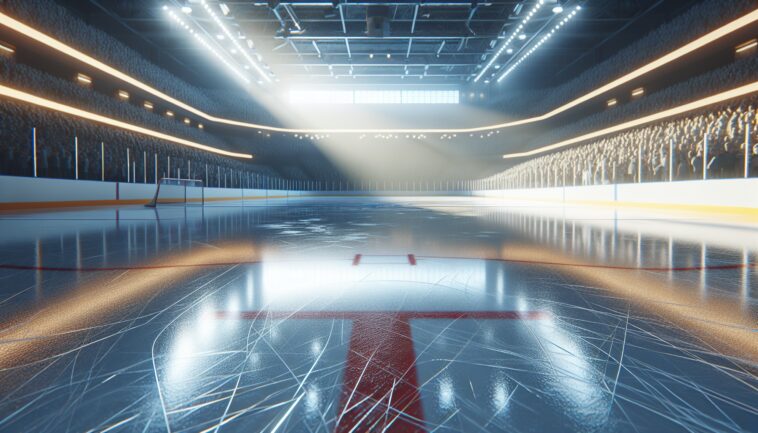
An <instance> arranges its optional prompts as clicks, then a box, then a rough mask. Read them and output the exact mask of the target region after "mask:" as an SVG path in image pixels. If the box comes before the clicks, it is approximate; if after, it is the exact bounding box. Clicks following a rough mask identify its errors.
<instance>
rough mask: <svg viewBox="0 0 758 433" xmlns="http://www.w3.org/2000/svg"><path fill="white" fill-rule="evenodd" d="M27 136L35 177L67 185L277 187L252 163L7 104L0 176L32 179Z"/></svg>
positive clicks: (0, 122) (0, 118)
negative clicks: (174, 181)
mask: <svg viewBox="0 0 758 433" xmlns="http://www.w3.org/2000/svg"><path fill="white" fill-rule="evenodd" d="M33 128H34V132H33ZM33 135H34V136H36V164H37V175H38V176H41V177H55V178H67V179H73V178H76V177H77V171H78V178H79V179H87V180H106V181H119V182H127V181H129V182H147V183H153V182H155V180H156V174H157V177H158V179H160V178H161V177H172V178H178V177H181V178H185V179H189V178H191V179H200V180H203V181H204V182H205V184H206V185H207V186H214V187H215V186H222V187H223V186H226V187H239V186H240V185H250V186H262V185H274V184H278V183H281V182H282V181H283V179H281V176H280V175H279V174H278V173H277V172H275V171H273V170H272V169H271V168H269V167H267V166H263V165H260V164H257V163H255V161H254V160H253V161H252V162H248V161H247V160H240V159H235V158H229V157H225V156H221V155H217V154H214V153H209V152H206V151H201V150H195V149H192V148H189V147H186V146H181V145H177V144H174V143H171V142H167V141H164V140H158V139H153V138H150V137H147V136H144V135H140V134H136V133H132V132H129V131H125V130H121V129H115V128H112V127H107V126H102V125H99V124H96V123H93V122H91V121H87V120H83V119H79V118H76V117H72V116H68V115H63V114H60V113H58V112H54V111H49V110H45V109H42V108H39V107H36V106H31V105H28V104H25V103H17V102H14V101H10V100H5V101H3V103H2V104H0V174H7V175H16V176H32V175H33V174H34V163H35V161H34V154H33V150H32V149H33ZM77 159H78V164H77ZM127 161H128V165H127ZM156 162H157V165H156ZM206 167H207V171H206Z"/></svg>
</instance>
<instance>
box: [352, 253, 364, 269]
mask: <svg viewBox="0 0 758 433" xmlns="http://www.w3.org/2000/svg"><path fill="white" fill-rule="evenodd" d="M361 257H363V256H362V255H361V254H356V255H355V257H353V266H358V265H359V264H360V263H361Z"/></svg>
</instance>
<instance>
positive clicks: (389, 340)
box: [334, 313, 426, 433]
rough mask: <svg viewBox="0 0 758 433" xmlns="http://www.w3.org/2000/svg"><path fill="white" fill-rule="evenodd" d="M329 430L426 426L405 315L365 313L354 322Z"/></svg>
mask: <svg viewBox="0 0 758 433" xmlns="http://www.w3.org/2000/svg"><path fill="white" fill-rule="evenodd" d="M334 431H335V433H352V432H369V431H371V432H374V431H376V432H389V433H423V432H425V431H426V429H425V428H424V411H423V408H422V406H421V396H420V392H419V383H418V374H417V372H416V354H415V353H414V352H413V338H412V337H411V326H410V324H409V323H408V320H406V319H403V318H399V317H397V316H392V315H390V316H387V315H386V314H383V313H378V314H374V313H368V314H364V316H363V317H362V318H361V319H358V320H355V321H354V322H353V331H352V334H351V335H350V348H349V349H348V354H347V364H346V365H345V373H344V379H343V385H342V394H341V395H340V404H339V406H338V409H337V427H336V428H335V430H334Z"/></svg>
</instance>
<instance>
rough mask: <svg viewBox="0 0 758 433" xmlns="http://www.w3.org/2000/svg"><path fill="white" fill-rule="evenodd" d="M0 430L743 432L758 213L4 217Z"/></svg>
mask: <svg viewBox="0 0 758 433" xmlns="http://www.w3.org/2000/svg"><path fill="white" fill-rule="evenodd" d="M0 245H1V246H2V248H0V256H1V257H0V317H1V320H0V322H1V323H2V329H0V388H2V389H3V392H2V400H0V431H3V432H84V431H88V432H89V431H134V432H152V431H156V432H158V431H170V432H189V431H193V432H215V431H224V432H237V431H240V432H241V431H245V432H251V431H255V432H258V431H260V432H271V433H275V432H312V433H315V432H324V433H326V432H329V433H331V432H338V433H348V432H559V431H560V432H568V431H573V432H610V431H614V432H716V431H718V432H746V431H755V429H756V426H758V407H756V398H755V395H756V387H758V380H756V366H758V347H757V346H756V344H755V341H756V340H755V332H756V329H758V326H757V324H756V317H758V315H757V314H756V312H757V311H758V309H757V308H756V303H755V299H756V290H757V289H758V272H757V270H756V257H757V256H758V224H755V222H754V221H753V222H752V223H751V222H750V221H749V219H748V218H747V217H745V218H734V219H725V218H714V216H713V215H710V216H708V215H706V216H703V215H695V214H686V213H679V214H671V213H669V214H668V215H667V216H665V217H662V216H658V215H656V214H655V213H654V212H653V211H646V212H640V211H634V210H630V209H612V208H580V207H563V206H550V205H540V204H535V203H516V202H509V203H504V202H500V201H497V200H492V199H474V198H465V197H458V198H446V197H437V198H434V197H429V198H402V197H399V198H379V197H376V198H370V197H342V198H334V197H331V198H330V197H322V198H300V199H291V200H284V199H281V200H260V201H249V202H246V203H244V206H243V205H242V203H233V202H220V203H216V204H213V205H207V206H159V207H158V208H157V209H148V208H145V207H141V206H131V207H120V208H99V209H95V208H92V209H83V210H82V209H79V210H66V211H60V212H39V213H25V214H21V213H15V214H14V213H6V214H2V215H0Z"/></svg>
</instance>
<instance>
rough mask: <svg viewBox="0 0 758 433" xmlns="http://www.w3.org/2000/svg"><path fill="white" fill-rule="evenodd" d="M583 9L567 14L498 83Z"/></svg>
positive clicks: (579, 8)
mask: <svg viewBox="0 0 758 433" xmlns="http://www.w3.org/2000/svg"><path fill="white" fill-rule="evenodd" d="M581 9H582V7H581V6H578V5H577V6H576V7H575V8H574V10H573V11H571V12H570V13H569V14H567V15H566V16H565V17H564V18H563V19H562V20H561V21H560V22H558V24H556V25H555V26H554V27H553V28H552V29H551V30H550V31H549V32H547V33H546V34H545V35H544V36H542V38H541V39H540V40H539V41H538V42H537V43H536V44H535V45H534V46H533V47H532V48H530V49H529V50H528V51H527V52H526V53H524V55H523V56H521V57H520V58H519V59H518V60H516V62H515V63H513V65H511V67H510V68H508V69H506V70H505V71H504V72H503V73H502V74H501V75H500V76H499V77H498V78H497V82H498V83H499V82H501V81H503V79H505V77H507V76H508V74H510V73H511V72H513V70H514V69H516V68H517V67H518V66H519V65H520V64H521V63H523V62H524V60H526V59H527V58H528V57H529V56H531V55H532V53H534V52H535V51H536V50H537V49H539V48H540V47H541V46H542V44H544V43H545V42H547V41H548V39H550V38H552V37H553V35H554V34H555V32H556V31H558V30H559V29H561V28H562V27H563V26H564V25H566V23H568V22H569V21H571V19H572V18H574V16H575V15H576V14H577V13H578V12H579V11H580V10H581ZM562 11H563V8H561V12H562Z"/></svg>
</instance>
